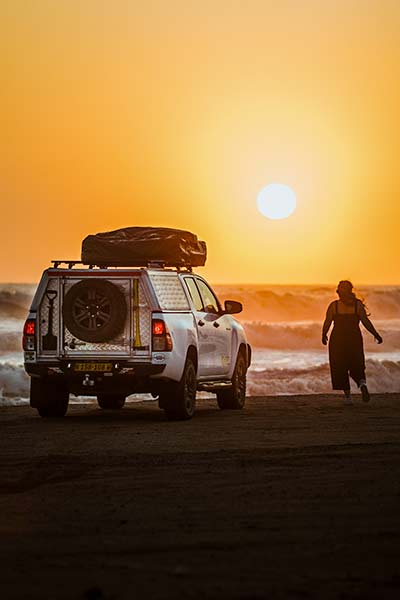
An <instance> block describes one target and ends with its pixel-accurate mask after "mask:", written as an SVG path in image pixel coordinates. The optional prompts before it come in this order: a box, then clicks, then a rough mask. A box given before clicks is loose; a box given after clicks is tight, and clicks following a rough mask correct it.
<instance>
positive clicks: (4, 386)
mask: <svg viewBox="0 0 400 600" xmlns="http://www.w3.org/2000/svg"><path fill="white" fill-rule="evenodd" d="M28 397H29V377H28V375H27V374H26V373H25V371H24V368H23V366H22V365H14V364H12V363H9V362H5V363H0V406H1V405H2V404H3V405H4V403H5V402H6V401H7V402H8V401H10V400H16V399H24V398H28Z"/></svg>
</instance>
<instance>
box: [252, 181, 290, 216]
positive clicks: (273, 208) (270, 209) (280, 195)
mask: <svg viewBox="0 0 400 600" xmlns="http://www.w3.org/2000/svg"><path fill="white" fill-rule="evenodd" d="M296 205H297V201H296V194H295V193H294V191H293V190H292V188H290V187H289V186H288V185H284V184H282V183H271V184H269V185H267V186H265V187H264V188H262V190H261V191H260V192H259V194H258V196H257V207H258V210H259V211H260V213H261V214H262V215H263V216H264V217H267V218H268V219H275V220H277V219H286V218H287V217H289V216H290V215H291V214H292V213H293V212H294V211H295V210H296Z"/></svg>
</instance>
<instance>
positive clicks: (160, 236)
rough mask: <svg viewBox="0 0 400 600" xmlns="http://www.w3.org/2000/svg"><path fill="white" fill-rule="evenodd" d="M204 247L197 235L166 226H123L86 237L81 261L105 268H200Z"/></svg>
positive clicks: (204, 260)
mask: <svg viewBox="0 0 400 600" xmlns="http://www.w3.org/2000/svg"><path fill="white" fill-rule="evenodd" d="M206 259H207V246H206V243H205V242H201V241H199V240H198V239H197V236H196V235H194V234H193V233H190V232H189V231H183V230H182V229H170V228H168V227H124V228H123V229H117V230H115V231H106V232H105V233H97V234H96V235H88V236H87V237H86V238H85V239H84V240H83V242H82V262H83V263H84V264H86V265H100V266H109V267H111V266H112V267H142V266H147V265H148V264H149V263H151V262H157V263H162V264H163V265H165V266H167V267H179V266H188V267H202V266H204V264H205V262H206Z"/></svg>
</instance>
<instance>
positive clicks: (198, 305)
mask: <svg viewBox="0 0 400 600" xmlns="http://www.w3.org/2000/svg"><path fill="white" fill-rule="evenodd" d="M185 284H186V287H187V290H188V292H189V296H190V297H191V299H192V300H193V304H194V307H195V309H196V310H197V311H199V312H200V311H202V310H203V302H202V301H201V298H200V294H199V290H198V289H197V285H196V283H195V281H194V279H193V277H185Z"/></svg>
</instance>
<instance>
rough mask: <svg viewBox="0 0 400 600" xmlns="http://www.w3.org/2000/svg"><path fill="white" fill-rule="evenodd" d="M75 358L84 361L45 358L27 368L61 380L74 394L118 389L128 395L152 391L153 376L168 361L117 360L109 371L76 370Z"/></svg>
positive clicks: (46, 376)
mask: <svg viewBox="0 0 400 600" xmlns="http://www.w3.org/2000/svg"><path fill="white" fill-rule="evenodd" d="M75 362H82V361H57V360H55V361H46V363H45V364H43V363H25V370H26V372H27V373H28V375H30V376H31V377H40V378H43V379H59V380H62V381H63V382H65V383H66V384H67V386H68V389H69V391H70V392H71V393H73V394H76V395H85V396H86V395H88V396H90V395H96V394H97V393H117V392H118V393H125V394H126V395H129V394H133V393H135V392H137V393H139V392H151V391H152V388H153V385H152V380H151V378H152V376H154V375H159V374H161V373H162V372H163V370H164V369H165V365H153V364H151V363H148V362H147V363H136V362H135V363H132V362H128V361H126V360H125V361H124V360H122V361H117V360H114V361H112V363H113V367H112V370H111V371H109V372H97V371H89V370H88V371H86V372H85V371H75V370H74V364H75ZM91 362H94V361H91ZM98 362H105V361H98ZM107 362H108V361H107ZM110 362H111V361H110Z"/></svg>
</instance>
